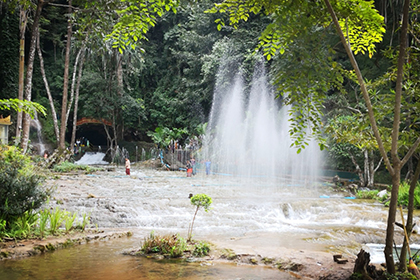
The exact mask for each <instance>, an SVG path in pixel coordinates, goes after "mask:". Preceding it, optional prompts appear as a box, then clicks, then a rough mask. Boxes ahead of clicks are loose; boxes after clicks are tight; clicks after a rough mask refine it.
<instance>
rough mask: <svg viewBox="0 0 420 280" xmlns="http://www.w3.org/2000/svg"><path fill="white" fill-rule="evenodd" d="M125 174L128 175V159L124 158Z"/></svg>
mask: <svg viewBox="0 0 420 280" xmlns="http://www.w3.org/2000/svg"><path fill="white" fill-rule="evenodd" d="M125 174H126V175H130V160H129V159H128V158H125Z"/></svg>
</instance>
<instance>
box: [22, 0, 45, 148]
mask: <svg viewBox="0 0 420 280" xmlns="http://www.w3.org/2000/svg"><path fill="white" fill-rule="evenodd" d="M44 4H45V2H44V1H43V0H38V3H37V6H36V11H35V16H34V21H33V23H32V32H31V42H30V46H29V57H28V66H27V68H26V82H25V99H26V100H28V101H31V99H32V76H33V69H34V60H35V49H36V37H37V34H38V29H39V19H40V18H41V12H42V8H43V6H44ZM30 124H31V118H30V116H29V114H26V113H25V114H23V124H22V141H21V148H22V150H23V152H24V153H25V152H26V151H27V149H28V142H29V129H30Z"/></svg>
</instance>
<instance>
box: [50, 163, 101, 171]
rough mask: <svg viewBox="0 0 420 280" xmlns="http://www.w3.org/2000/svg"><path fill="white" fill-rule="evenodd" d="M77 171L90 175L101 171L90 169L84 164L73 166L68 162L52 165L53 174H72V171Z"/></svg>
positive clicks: (94, 168) (90, 167) (73, 164)
mask: <svg viewBox="0 0 420 280" xmlns="http://www.w3.org/2000/svg"><path fill="white" fill-rule="evenodd" d="M77 170H83V171H86V172H87V173H92V172H95V171H98V170H101V169H100V168H97V167H92V166H89V165H85V164H80V165H79V164H75V163H72V162H69V161H64V162H61V163H59V164H56V165H54V168H53V171H55V172H63V173H65V172H72V171H77Z"/></svg>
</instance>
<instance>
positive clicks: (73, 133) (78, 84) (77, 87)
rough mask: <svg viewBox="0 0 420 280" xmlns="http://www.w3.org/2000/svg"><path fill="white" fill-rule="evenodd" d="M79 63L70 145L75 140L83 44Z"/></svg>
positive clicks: (72, 144) (83, 54)
mask: <svg viewBox="0 0 420 280" xmlns="http://www.w3.org/2000/svg"><path fill="white" fill-rule="evenodd" d="M80 52H81V56H80V64H79V70H78V76H77V84H76V94H75V97H74V110H73V130H72V132H71V142H70V147H73V146H74V142H75V141H76V129H77V127H76V123H77V109H78V107H79V89H80V80H81V79H82V71H83V64H84V60H85V47H84V46H83V47H82V48H81V50H80Z"/></svg>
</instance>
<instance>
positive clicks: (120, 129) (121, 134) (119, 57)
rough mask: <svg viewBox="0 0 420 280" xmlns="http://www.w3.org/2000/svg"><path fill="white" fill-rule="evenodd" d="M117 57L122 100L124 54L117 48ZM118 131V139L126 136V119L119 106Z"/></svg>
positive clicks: (119, 90)
mask: <svg viewBox="0 0 420 280" xmlns="http://www.w3.org/2000/svg"><path fill="white" fill-rule="evenodd" d="M115 59H116V60H117V69H116V72H117V73H116V74H117V94H118V98H119V99H120V100H121V99H122V97H123V94H124V81H123V68H122V55H121V53H120V52H119V51H118V50H117V49H115ZM116 131H117V132H118V134H117V139H118V140H122V139H123V137H124V119H123V116H122V113H121V110H120V108H117V127H116Z"/></svg>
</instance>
